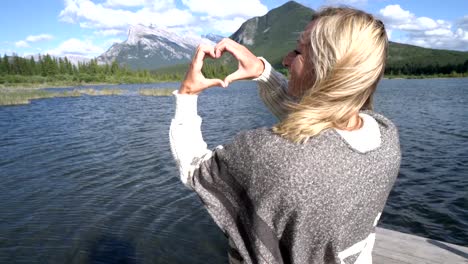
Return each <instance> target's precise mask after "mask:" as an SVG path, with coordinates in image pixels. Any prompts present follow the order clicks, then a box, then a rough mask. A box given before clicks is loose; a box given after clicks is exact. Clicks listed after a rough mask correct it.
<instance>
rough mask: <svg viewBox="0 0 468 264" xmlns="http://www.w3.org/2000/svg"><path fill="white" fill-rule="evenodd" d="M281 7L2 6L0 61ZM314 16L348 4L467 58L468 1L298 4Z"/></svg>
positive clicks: (71, 1) (180, 2)
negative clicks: (144, 29)
mask: <svg viewBox="0 0 468 264" xmlns="http://www.w3.org/2000/svg"><path fill="white" fill-rule="evenodd" d="M286 2H287V1H286V0H235V1H226V0H47V1H46V0H2V1H1V3H0V8H1V9H0V10H1V11H2V12H1V14H2V15H1V16H0V25H1V27H0V55H3V54H7V55H10V54H13V53H15V54H18V55H20V56H27V55H32V54H38V53H40V54H46V53H49V54H51V55H55V56H83V57H89V58H92V57H96V56H99V55H100V54H102V53H103V52H105V51H106V50H107V49H108V48H109V47H110V46H111V45H112V44H113V43H114V42H122V41H124V40H126V38H127V31H128V27H129V26H130V25H134V24H143V25H153V26H155V27H162V28H166V29H170V30H172V31H174V32H177V33H179V34H197V35H203V34H208V33H214V34H218V35H222V36H230V35H231V34H232V33H234V32H235V31H236V30H237V29H238V28H239V27H240V26H241V25H242V23H243V22H245V21H246V20H248V19H249V18H252V17H255V16H262V15H265V14H266V13H267V12H268V11H269V10H271V9H273V8H276V7H278V6H280V5H282V4H284V3H286ZM296 2H298V3H301V4H302V5H305V6H307V7H309V8H312V9H314V10H318V9H320V8H321V7H324V6H336V5H346V6H351V7H355V8H358V9H362V10H364V11H366V12H368V13H371V14H373V15H374V16H376V17H378V18H379V19H381V20H382V21H383V22H384V23H385V26H386V29H387V31H388V35H389V38H390V40H391V41H395V42H400V43H407V44H413V45H417V46H422V47H427V48H436V49H450V50H461V51H468V0H444V1H441V0H296Z"/></svg>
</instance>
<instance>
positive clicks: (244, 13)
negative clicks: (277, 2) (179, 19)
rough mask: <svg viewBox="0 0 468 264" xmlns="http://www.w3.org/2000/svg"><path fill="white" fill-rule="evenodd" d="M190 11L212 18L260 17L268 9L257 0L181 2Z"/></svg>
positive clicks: (196, 0) (194, 0) (184, 0)
mask: <svg viewBox="0 0 468 264" xmlns="http://www.w3.org/2000/svg"><path fill="white" fill-rule="evenodd" d="M182 3H183V4H184V5H186V6H187V7H188V8H189V9H190V11H192V12H196V13H202V14H207V15H208V16H212V17H230V16H234V17H244V18H251V17H253V16H262V15H264V14H266V13H267V12H268V8H267V7H266V6H265V5H263V4H262V3H261V2H260V1H259V0H236V1H225V0H182Z"/></svg>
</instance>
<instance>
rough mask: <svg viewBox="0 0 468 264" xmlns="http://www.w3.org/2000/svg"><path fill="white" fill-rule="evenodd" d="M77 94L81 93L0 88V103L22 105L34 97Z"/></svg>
mask: <svg viewBox="0 0 468 264" xmlns="http://www.w3.org/2000/svg"><path fill="white" fill-rule="evenodd" d="M77 96H81V94H80V93H78V92H76V91H70V92H62V93H58V92H49V91H44V90H37V89H34V90H28V89H18V90H17V89H0V105H22V104H29V103H30V102H31V100H35V99H42V98H56V97H77Z"/></svg>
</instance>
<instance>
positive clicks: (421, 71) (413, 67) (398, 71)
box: [385, 60, 468, 77]
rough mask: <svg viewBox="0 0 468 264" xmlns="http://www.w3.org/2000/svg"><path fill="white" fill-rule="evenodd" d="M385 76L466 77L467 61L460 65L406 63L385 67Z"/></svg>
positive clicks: (467, 71) (467, 72) (467, 73)
mask: <svg viewBox="0 0 468 264" xmlns="http://www.w3.org/2000/svg"><path fill="white" fill-rule="evenodd" d="M385 74H386V75H390V76H395V75H396V76H398V75H407V76H408V75H410V76H424V75H427V76H437V75H442V76H453V77H457V76H468V60H466V61H465V62H464V63H460V64H446V65H439V64H437V63H436V64H433V65H432V64H431V65H426V66H421V65H417V64H411V63H406V64H402V65H387V66H386V67H385Z"/></svg>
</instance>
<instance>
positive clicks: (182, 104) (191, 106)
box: [172, 90, 198, 120]
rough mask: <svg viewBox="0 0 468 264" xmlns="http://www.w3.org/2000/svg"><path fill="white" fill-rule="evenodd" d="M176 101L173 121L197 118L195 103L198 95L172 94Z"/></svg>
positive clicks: (176, 92) (175, 92)
mask: <svg viewBox="0 0 468 264" xmlns="http://www.w3.org/2000/svg"><path fill="white" fill-rule="evenodd" d="M172 94H173V95H174V96H175V99H176V109H175V115H174V119H176V120H183V119H188V118H193V117H196V116H198V114H197V102H198V95H196V94H179V91H177V90H176V91H174V92H173V93H172Z"/></svg>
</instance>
